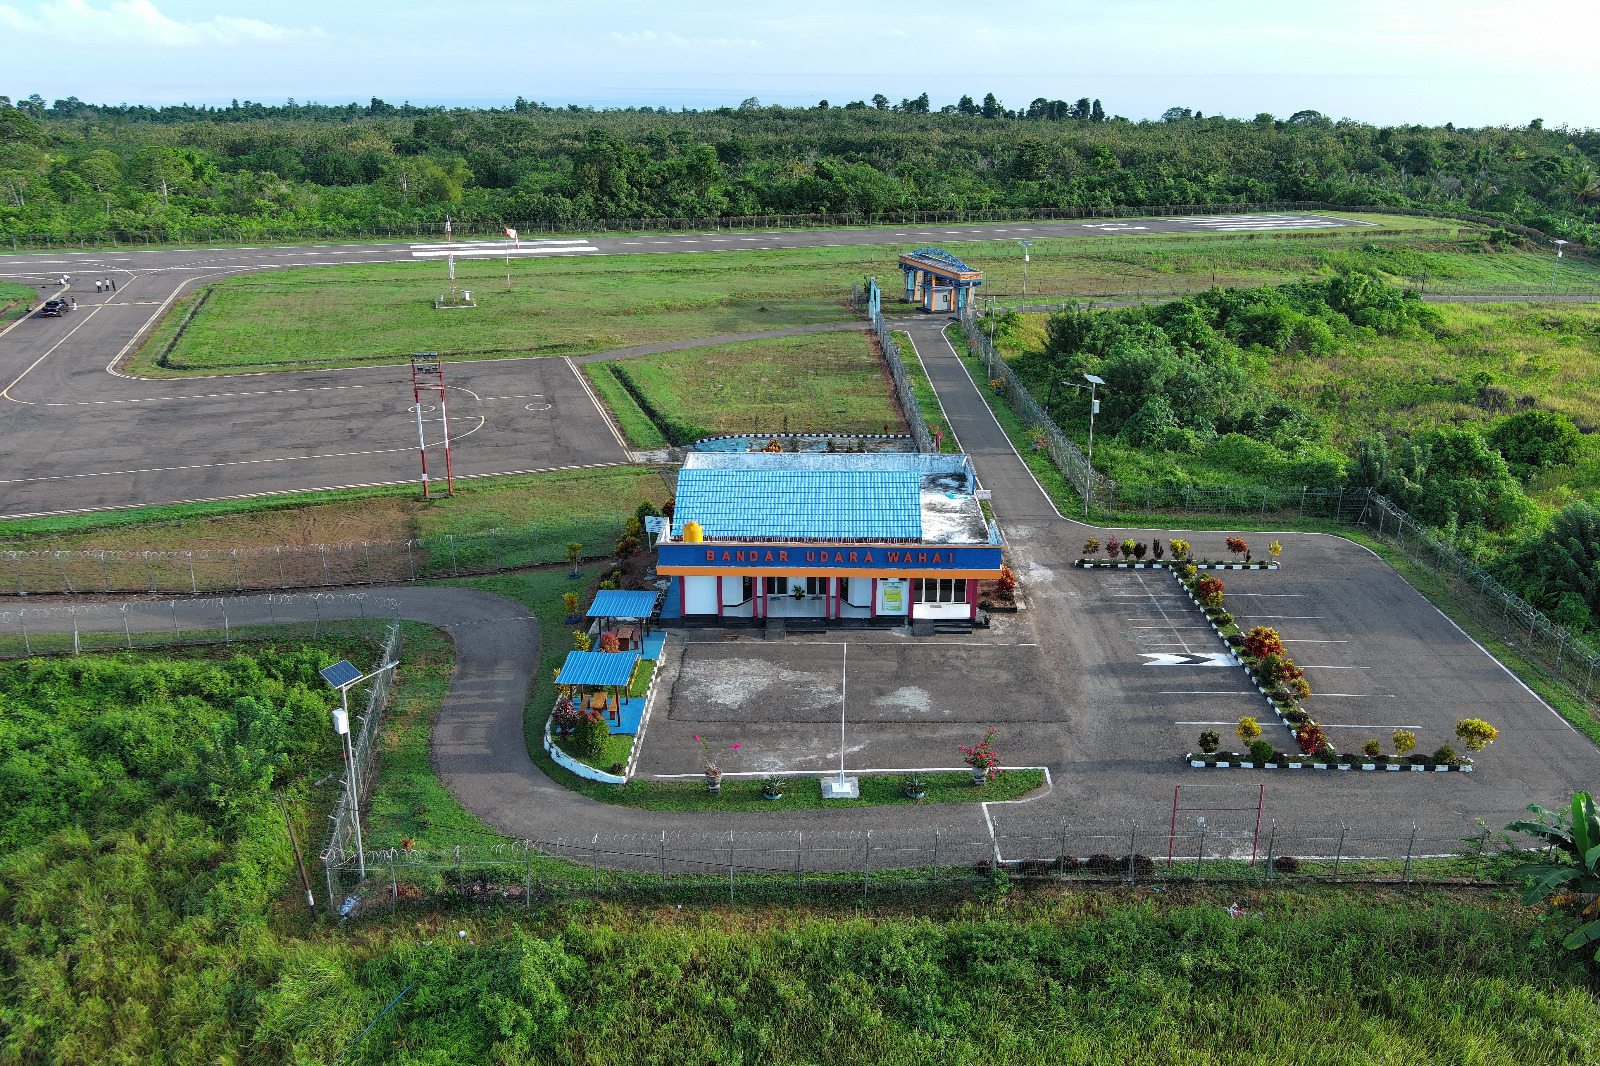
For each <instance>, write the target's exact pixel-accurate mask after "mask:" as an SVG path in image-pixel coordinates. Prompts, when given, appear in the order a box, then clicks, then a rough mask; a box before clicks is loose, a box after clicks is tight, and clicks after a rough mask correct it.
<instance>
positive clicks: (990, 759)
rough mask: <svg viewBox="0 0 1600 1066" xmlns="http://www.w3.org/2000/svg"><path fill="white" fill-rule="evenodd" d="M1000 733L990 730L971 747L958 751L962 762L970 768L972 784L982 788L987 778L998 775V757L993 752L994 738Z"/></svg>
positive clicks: (996, 730)
mask: <svg viewBox="0 0 1600 1066" xmlns="http://www.w3.org/2000/svg"><path fill="white" fill-rule="evenodd" d="M999 732H1000V730H998V729H993V728H991V729H990V730H989V731H988V732H987V733H985V734H984V735H983V739H982V740H980V741H978V743H976V744H974V745H972V746H971V747H963V748H960V749H958V750H959V751H960V752H961V758H962V761H963V762H965V763H966V764H967V765H968V766H970V767H972V783H973V784H975V785H979V786H982V785H983V784H985V783H986V782H987V781H988V780H989V778H991V777H995V776H998V775H999V773H1000V756H998V755H996V754H995V752H994V746H993V742H994V738H995V736H996V735H997V734H998V733H999Z"/></svg>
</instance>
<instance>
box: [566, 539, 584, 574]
mask: <svg viewBox="0 0 1600 1066" xmlns="http://www.w3.org/2000/svg"><path fill="white" fill-rule="evenodd" d="M582 557H583V545H582V544H581V543H579V542H578V541H573V542H572V543H571V544H568V545H567V563H568V564H569V565H570V566H571V567H572V572H571V573H569V574H568V575H567V576H568V577H582V576H583V571H582V570H579V569H578V560H579V559H580V558H582Z"/></svg>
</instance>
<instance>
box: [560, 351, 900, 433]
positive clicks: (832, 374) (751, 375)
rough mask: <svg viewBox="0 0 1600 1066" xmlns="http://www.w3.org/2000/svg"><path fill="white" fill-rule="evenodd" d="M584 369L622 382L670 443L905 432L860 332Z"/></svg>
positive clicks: (874, 357) (881, 371)
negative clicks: (760, 435) (783, 435)
mask: <svg viewBox="0 0 1600 1066" xmlns="http://www.w3.org/2000/svg"><path fill="white" fill-rule="evenodd" d="M590 369H591V370H593V371H596V372H597V373H595V374H594V375H592V376H593V378H594V379H595V380H597V381H598V380H600V379H601V377H602V376H603V375H604V374H610V375H612V376H613V377H614V380H615V381H616V382H617V383H618V387H619V388H620V387H623V386H627V387H628V388H627V391H628V392H629V393H630V394H631V396H630V399H634V400H637V401H639V402H638V403H637V405H636V406H634V407H632V410H640V411H641V414H643V415H645V416H647V417H648V418H649V419H650V421H652V422H653V423H654V426H655V428H656V430H657V431H658V432H659V434H660V435H661V436H663V437H665V438H666V439H668V440H671V441H672V442H673V443H674V444H686V443H689V442H692V441H694V440H698V439H699V438H701V437H710V436H715V435H718V434H724V433H781V432H791V433H798V432H818V433H827V432H847V433H883V432H885V430H884V427H885V426H886V425H887V426H888V427H889V429H888V432H891V433H903V432H905V425H904V423H903V422H902V421H901V420H900V417H899V414H898V413H897V408H896V406H895V404H894V399H893V395H892V391H891V386H890V383H889V378H888V372H887V370H886V369H885V367H884V364H883V361H882V360H881V359H880V358H879V356H878V355H877V352H876V351H875V349H874V348H873V346H872V341H871V339H870V338H869V336H868V335H867V333H866V332H865V331H856V330H850V331H845V332H839V333H816V334H811V335H807V336H800V337H777V338H773V339H771V340H761V341H749V342H744V343H740V344H729V345H724V346H721V347H717V348H699V349H695V350H693V351H687V352H668V353H665V354H662V355H647V356H641V357H639V358H636V359H627V360H622V361H619V362H615V363H602V364H600V365H599V366H597V367H591V368H590ZM641 409H642V410H641ZM613 410H614V411H616V410H619V408H617V407H615V406H614V407H613ZM629 411H630V407H629V405H627V404H624V405H623V406H622V407H621V408H620V413H619V420H620V421H622V422H623V423H624V425H625V426H626V425H627V423H628V420H629V419H630V418H632V417H633V416H632V415H631V413H628V412H629ZM624 416H626V417H624ZM629 434H630V436H632V435H633V431H632V430H630V431H629ZM638 443H641V444H642V443H643V441H642V440H641V441H638Z"/></svg>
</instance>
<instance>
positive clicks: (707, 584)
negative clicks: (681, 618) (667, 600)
mask: <svg viewBox="0 0 1600 1066" xmlns="http://www.w3.org/2000/svg"><path fill="white" fill-rule="evenodd" d="M683 613H684V614H716V613H717V579H716V578H714V577H707V576H704V575H691V576H689V577H685V578H684V579H683Z"/></svg>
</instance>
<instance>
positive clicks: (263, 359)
mask: <svg viewBox="0 0 1600 1066" xmlns="http://www.w3.org/2000/svg"><path fill="white" fill-rule="evenodd" d="M1372 217H1373V218H1378V217H1379V216H1372ZM1382 221H1383V223H1384V226H1385V228H1384V229H1369V230H1360V231H1323V232H1313V233H1282V234H1271V233H1259V234H1228V235H1197V236H1187V235H1184V236H1168V235H1150V236H1143V237H1066V238H1045V239H1040V240H1039V241H1037V242H1036V244H1035V245H1034V247H1033V249H1032V259H1033V262H1032V263H1030V264H1029V276H1028V277H1029V292H1030V293H1033V294H1037V295H1038V296H1039V297H1040V298H1041V299H1049V298H1052V297H1066V296H1077V297H1080V298H1081V297H1096V296H1099V297H1105V296H1113V295H1115V296H1133V295H1137V294H1140V293H1148V292H1151V291H1158V292H1168V291H1173V290H1174V289H1176V290H1188V289H1193V288H1203V287H1208V286H1210V285H1211V284H1212V282H1213V280H1215V282H1216V283H1217V284H1222V285H1235V286H1247V285H1258V284H1266V283H1271V282H1278V281H1288V280H1295V279H1299V278H1303V277H1308V276H1313V275H1320V274H1326V273H1330V272H1333V271H1336V270H1340V269H1349V268H1351V267H1361V268H1364V269H1374V270H1378V271H1380V272H1382V273H1383V274H1384V275H1385V276H1386V277H1388V278H1390V279H1391V280H1393V281H1395V282H1396V283H1400V284H1421V283H1422V279H1423V278H1424V277H1426V278H1428V279H1430V280H1429V281H1428V282H1427V284H1428V285H1430V286H1431V287H1433V288H1438V287H1439V286H1452V285H1453V286H1456V287H1457V288H1460V287H1467V288H1472V287H1477V288H1478V289H1484V288H1496V289H1508V288H1517V287H1519V286H1520V287H1521V288H1520V290H1519V291H1528V290H1530V289H1535V288H1540V287H1545V288H1547V287H1548V285H1549V280H1548V279H1549V273H1550V267H1551V263H1552V261H1551V260H1550V257H1549V256H1548V255H1546V254H1544V253H1543V252H1542V251H1540V252H1533V251H1523V250H1520V249H1506V250H1502V251H1493V250H1491V247H1492V246H1489V245H1486V244H1484V243H1483V241H1482V239H1481V238H1482V232H1481V230H1480V228H1478V227H1474V226H1469V225H1466V224H1452V223H1448V222H1440V221H1439V220H1431V219H1426V220H1425V219H1395V218H1386V219H1382ZM915 246H916V245H915V244H911V243H908V244H904V245H880V246H873V247H843V248H807V249H793V250H782V251H776V250H775V251H760V252H744V253H720V252H719V253H684V254H669V255H661V256H603V257H594V258H587V259H567V258H562V259H549V260H537V261H529V262H523V263H519V264H516V265H515V267H514V269H515V270H516V271H517V276H516V278H515V281H514V287H513V288H512V289H511V290H510V291H507V290H506V289H505V281H504V274H503V273H502V268H501V266H500V265H499V264H496V263H494V262H491V261H467V262H463V263H460V264H458V276H459V281H458V284H459V285H460V286H461V287H465V288H468V289H471V290H472V291H473V292H474V294H475V296H476V298H477V299H478V307H477V308H476V309H475V310H470V311H435V310H434V309H433V306H432V300H433V299H434V297H436V296H438V295H439V293H440V292H441V291H442V290H443V289H444V287H445V285H446V284H447V283H446V282H445V279H444V268H443V266H442V265H441V264H438V263H397V264H374V265H366V266H355V267H330V268H322V269H304V270H290V271H282V272H278V273H266V274H253V275H248V276H244V277H239V278H231V279H228V280H225V281H220V282H217V283H215V284H214V285H212V286H208V287H207V288H206V289H204V290H202V291H201V292H198V293H195V294H193V295H191V296H189V297H186V298H185V299H183V300H181V301H179V302H178V303H177V304H176V305H175V306H174V307H173V308H172V309H171V311H170V312H169V313H168V315H167V316H166V318H165V319H164V320H163V321H162V322H161V323H160V324H159V325H158V326H157V328H156V329H155V330H153V331H152V333H151V335H150V336H149V337H148V338H147V340H146V342H145V344H144V345H143V347H142V348H141V350H140V351H139V352H138V353H137V354H136V355H135V356H134V357H133V359H132V360H131V364H130V365H131V366H132V368H133V369H135V370H136V371H137V372H139V373H142V374H154V375H182V374H185V373H191V372H198V373H218V372H224V373H226V372H229V371H238V372H243V371H254V370H281V369H292V368H304V367H328V366H344V365H362V364H372V363H385V362H394V361H396V360H398V359H403V358H407V357H408V356H409V354H410V353H411V352H413V351H418V350H426V351H439V352H443V353H444V354H446V355H447V356H453V357H456V358H498V357H507V356H530V355H570V354H578V353H587V352H596V351H604V350H607V349H610V348H617V347H623V346H627V345H631V344H638V343H644V342H649V341H660V340H676V339H686V338H694V337H708V336H716V335H720V334H725V333H732V332H744V331H749V330H759V329H767V328H778V327H783V326H796V325H809V324H813V323H821V322H835V321H841V320H844V319H847V318H849V317H851V312H850V311H849V309H848V307H847V306H846V303H845V299H846V297H847V295H848V293H849V291H850V285H851V284H852V283H853V282H859V281H861V280H862V279H863V277H864V276H865V275H868V274H871V275H876V276H877V277H878V278H879V283H880V284H881V285H882V286H883V288H884V291H885V294H886V296H887V297H888V300H887V301H886V307H887V309H888V310H889V312H890V313H891V314H892V313H894V312H895V311H896V310H897V309H898V308H900V307H901V305H900V304H899V303H898V302H897V300H898V293H899V292H900V291H901V290H900V282H899V279H900V273H899V271H898V269H897V268H896V266H895V258H896V256H898V255H899V253H900V252H901V251H904V250H909V249H910V248H912V247H915ZM945 246H946V247H948V248H949V250H951V251H952V252H954V253H955V254H957V255H959V256H961V257H963V258H964V259H966V260H967V261H968V262H969V263H970V264H971V265H972V266H974V267H977V268H978V269H980V270H983V271H985V272H986V274H987V278H988V280H987V285H986V291H989V292H996V293H1015V292H1018V291H1020V288H1021V280H1022V279H1021V274H1022V270H1021V268H1022V262H1021V257H1020V249H1019V248H1018V246H1017V245H1016V244H1015V243H1014V242H1011V241H960V240H952V241H950V242H948V243H947V244H946V245H945ZM1562 269H1563V271H1565V272H1566V273H1564V274H1563V277H1564V278H1565V279H1566V281H1565V282H1563V284H1564V285H1567V286H1570V287H1573V288H1577V289H1582V288H1590V289H1593V288H1596V287H1600V267H1597V266H1596V265H1595V264H1592V263H1588V262H1586V261H1583V262H1580V261H1578V260H1572V261H1569V263H1568V264H1567V265H1566V266H1564V267H1563V268H1562ZM1413 279H1415V280H1413ZM206 293H209V294H210V295H209V296H206ZM202 297H204V298H205V304H204V306H203V307H202V308H201V309H200V310H199V312H198V313H197V314H196V315H195V316H194V318H193V320H192V321H191V322H189V325H188V327H187V328H186V329H185V331H184V332H183V335H182V337H181V339H179V340H178V341H177V343H176V345H175V346H171V342H172V341H173V338H174V335H175V334H176V333H177V332H178V329H179V326H180V325H181V324H182V323H183V322H184V321H185V320H186V319H187V318H188V313H189V310H190V308H191V307H192V306H193V304H194V303H195V302H196V301H199V300H200V299H202ZM169 346H171V352H170V356H169V362H170V364H171V367H170V368H163V367H161V366H158V365H157V360H158V359H159V357H161V356H162V355H163V354H164V353H167V351H168V348H169Z"/></svg>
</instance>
